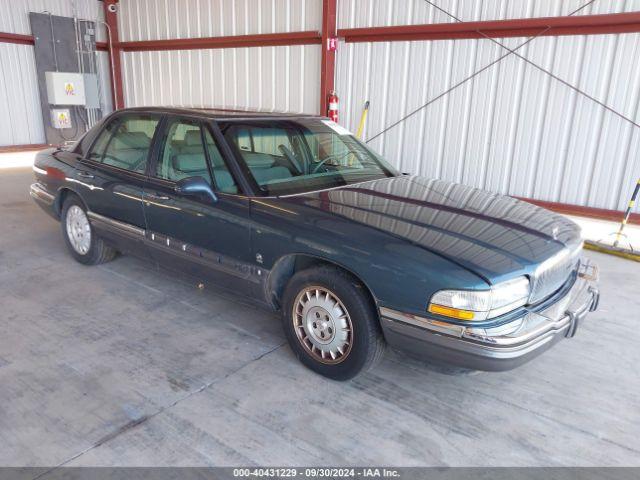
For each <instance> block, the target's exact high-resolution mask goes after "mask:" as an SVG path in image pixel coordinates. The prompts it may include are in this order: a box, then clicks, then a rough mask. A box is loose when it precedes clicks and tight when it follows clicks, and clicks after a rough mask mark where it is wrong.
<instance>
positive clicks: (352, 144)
mask: <svg viewBox="0 0 640 480" xmlns="http://www.w3.org/2000/svg"><path fill="white" fill-rule="evenodd" d="M220 126H221V128H222V131H223V133H224V135H225V138H226V139H227V141H228V142H229V144H230V145H231V146H232V147H233V148H234V149H235V151H236V155H237V157H238V158H239V160H240V161H241V163H242V166H243V167H244V169H245V171H247V172H249V173H250V174H251V176H252V177H253V178H254V180H255V181H256V183H257V184H258V186H259V187H260V190H261V191H262V192H263V194H264V195H273V196H278V195H291V194H296V193H303V192H308V191H313V190H323V189H326V188H333V187H339V186H344V185H349V184H352V183H358V182H362V181H367V180H374V179H378V178H384V177H393V176H396V175H398V173H397V172H396V171H395V170H394V169H393V167H391V166H390V165H389V164H388V163H387V162H386V161H384V160H383V159H382V158H381V157H380V156H379V155H377V154H376V153H374V152H373V151H372V150H370V149H369V148H368V147H367V146H366V145H365V144H364V143H362V142H360V141H359V140H357V139H356V138H355V137H354V136H353V135H352V134H351V133H350V132H349V131H347V130H345V129H344V128H342V127H340V126H339V125H338V124H336V123H333V122H331V121H330V120H325V119H318V118H308V119H295V120H237V121H229V122H227V123H223V124H221V125H220Z"/></svg>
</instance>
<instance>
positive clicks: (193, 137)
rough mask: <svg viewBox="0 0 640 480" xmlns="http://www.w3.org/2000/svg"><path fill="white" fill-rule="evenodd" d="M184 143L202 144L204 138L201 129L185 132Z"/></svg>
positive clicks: (190, 144)
mask: <svg viewBox="0 0 640 480" xmlns="http://www.w3.org/2000/svg"><path fill="white" fill-rule="evenodd" d="M184 144H185V145H188V146H194V145H198V146H201V145H202V138H200V130H188V131H187V133H185V134H184Z"/></svg>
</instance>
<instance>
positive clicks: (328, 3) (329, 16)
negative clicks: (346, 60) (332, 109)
mask: <svg viewBox="0 0 640 480" xmlns="http://www.w3.org/2000/svg"><path fill="white" fill-rule="evenodd" d="M336 23H337V14H336V0H322V46H321V48H322V64H321V65H320V115H327V97H328V95H329V93H331V91H333V89H334V87H335V84H334V82H335V71H336V52H335V51H334V50H331V49H329V40H330V39H331V38H335V37H336V36H337V35H336V33H337V25H336Z"/></svg>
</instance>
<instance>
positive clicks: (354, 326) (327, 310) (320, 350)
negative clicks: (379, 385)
mask: <svg viewBox="0 0 640 480" xmlns="http://www.w3.org/2000/svg"><path fill="white" fill-rule="evenodd" d="M282 303H283V307H282V322H283V327H284V332H285V335H286V337H287V340H288V341H289V345H290V346H291V349H292V350H293V351H294V353H295V354H296V356H297V357H298V359H299V360H300V361H301V362H302V363H303V364H304V365H306V366H307V367H308V368H310V369H311V370H313V371H315V372H317V373H319V374H320V375H323V376H325V377H328V378H331V379H333V380H349V379H351V378H353V377H355V376H356V375H358V374H360V373H362V372H365V371H367V370H369V369H370V368H371V367H373V366H374V365H375V364H376V363H377V362H378V361H379V360H380V358H382V355H383V353H384V347H385V343H384V339H383V337H382V332H381V331H380V324H379V322H378V314H377V310H376V308H375V305H374V303H373V301H372V300H371V298H370V296H369V295H368V292H367V291H366V289H365V287H364V286H363V285H362V283H360V282H359V281H357V279H355V278H354V277H352V276H351V275H349V274H348V273H347V272H345V271H343V270H340V269H338V268H335V267H331V266H321V267H315V268H310V269H308V270H302V271H300V272H298V273H296V274H295V275H294V276H293V278H291V280H290V281H289V284H288V285H287V288H286V290H285V292H284V296H283V302H282Z"/></svg>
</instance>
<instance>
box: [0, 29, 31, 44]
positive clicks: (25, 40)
mask: <svg viewBox="0 0 640 480" xmlns="http://www.w3.org/2000/svg"><path fill="white" fill-rule="evenodd" d="M0 43H15V44H18V45H33V43H34V42H33V37H32V36H31V35H21V34H19V33H6V32H0Z"/></svg>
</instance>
